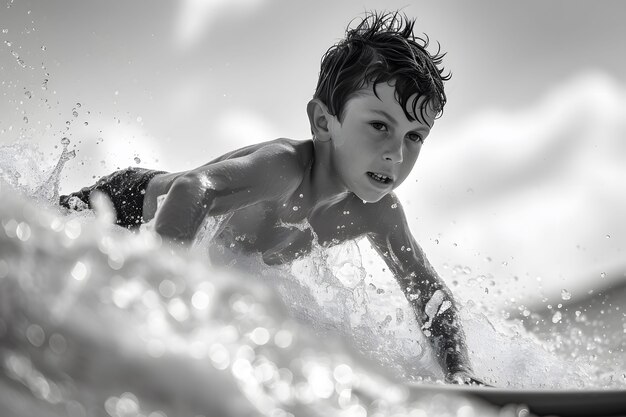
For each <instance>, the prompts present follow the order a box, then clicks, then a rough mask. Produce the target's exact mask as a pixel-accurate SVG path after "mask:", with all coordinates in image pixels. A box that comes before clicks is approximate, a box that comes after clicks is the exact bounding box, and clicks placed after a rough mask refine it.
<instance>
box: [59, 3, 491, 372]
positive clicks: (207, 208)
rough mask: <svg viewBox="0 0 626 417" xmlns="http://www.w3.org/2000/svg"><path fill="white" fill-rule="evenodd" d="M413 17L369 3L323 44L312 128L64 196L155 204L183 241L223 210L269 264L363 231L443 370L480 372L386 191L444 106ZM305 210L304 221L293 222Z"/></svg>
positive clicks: (130, 218)
mask: <svg viewBox="0 0 626 417" xmlns="http://www.w3.org/2000/svg"><path fill="white" fill-rule="evenodd" d="M413 25H414V21H412V20H409V19H408V18H407V17H406V16H404V17H400V16H399V15H398V13H394V14H377V13H372V14H368V15H367V16H366V17H365V18H364V19H363V21H362V22H361V23H360V24H359V25H358V26H357V27H356V28H354V29H348V31H347V34H346V38H345V39H344V40H342V41H341V42H339V43H338V44H336V45H335V46H333V47H331V48H330V49H329V50H328V51H327V52H326V54H325V55H324V57H323V59H322V64H321V71H320V76H319V81H318V85H317V88H316V91H315V94H314V97H313V99H312V100H311V101H310V102H309V103H308V105H307V113H308V116H309V122H310V126H311V131H312V134H313V139H312V140H305V141H295V140H291V139H277V140H274V141H271V142H265V143H260V144H256V145H252V146H248V147H245V148H242V149H238V150H235V151H233V152H230V153H228V154H226V155H223V156H221V157H219V158H217V159H215V160H213V161H211V162H209V163H207V164H206V165H203V166H201V167H199V168H196V169H193V170H190V171H187V172H180V173H165V172H157V171H150V170H144V169H140V168H129V169H127V170H123V171H120V172H117V173H114V174H113V175H111V176H109V177H105V178H103V179H101V180H100V181H98V183H97V184H96V185H94V186H92V187H89V188H84V189H82V190H81V191H79V192H78V193H74V194H72V195H70V196H62V197H61V204H62V205H64V206H66V207H75V206H76V205H77V203H78V204H87V205H89V204H90V203H89V194H90V193H91V191H93V190H99V191H102V192H104V193H106V194H108V195H109V196H110V197H111V199H112V202H113V204H114V207H115V209H116V211H117V214H118V221H117V222H118V224H120V225H122V226H126V227H129V228H132V227H135V226H137V224H138V223H140V222H141V221H149V220H151V219H153V218H154V217H155V216H156V218H155V219H154V225H155V230H156V231H157V233H159V234H160V235H161V236H163V237H164V238H167V239H169V240H170V241H173V242H177V243H182V244H189V243H192V242H193V240H194V238H195V236H196V234H197V232H198V229H199V228H200V227H201V225H202V223H203V221H204V219H205V217H206V216H217V215H224V214H228V215H229V216H227V219H226V220H225V221H224V223H222V224H221V226H220V229H219V230H218V232H217V233H216V235H215V242H214V243H215V244H218V245H222V246H223V247H227V248H229V249H230V250H232V251H234V252H239V253H246V254H254V253H259V254H260V255H261V256H262V258H263V261H264V262H265V263H267V264H270V265H272V264H280V263H287V262H290V261H293V260H294V259H296V258H297V257H299V256H302V255H305V254H307V253H308V252H309V251H310V249H311V245H312V242H313V240H314V237H315V236H316V237H317V239H318V242H319V243H320V244H321V245H324V246H331V245H334V244H337V243H340V242H343V241H345V240H348V239H356V238H358V237H360V236H367V237H368V238H369V240H370V241H371V243H372V245H373V246H374V248H375V249H376V250H377V252H378V253H379V254H380V255H381V256H382V257H383V259H384V260H385V262H386V263H387V265H388V266H389V268H390V270H391V271H392V272H393V274H394V276H395V278H396V280H397V281H398V283H399V284H400V286H401V288H402V290H403V291H404V293H405V295H406V297H407V299H408V301H409V303H410V304H411V306H412V307H413V309H414V311H415V314H416V317H417V319H418V322H420V323H421V324H422V330H423V331H424V334H425V335H426V336H427V337H428V339H429V341H430V343H431V344H432V345H433V347H434V350H435V352H436V354H437V357H438V360H439V362H440V364H441V366H442V369H443V370H444V373H445V375H446V380H447V381H448V382H455V383H469V384H473V383H480V381H479V380H477V379H475V378H474V377H473V376H472V372H473V371H472V368H471V365H470V362H469V359H468V355H467V349H466V346H465V340H464V335H463V332H462V329H461V327H460V324H459V321H458V317H457V309H456V306H455V304H454V301H453V298H452V295H451V293H450V291H449V290H448V288H447V287H446V286H445V284H444V282H443V281H442V280H441V279H440V278H439V276H438V275H437V273H436V272H435V271H434V270H433V268H432V267H431V265H430V264H429V262H428V260H427V259H426V257H425V255H424V253H423V252H422V250H421V248H420V247H419V246H418V244H417V243H416V242H415V240H414V238H413V236H412V235H411V233H410V231H409V228H408V224H407V221H406V218H405V215H404V212H403V210H402V206H401V204H400V202H399V201H398V199H397V197H396V196H395V194H394V193H393V190H394V189H395V188H396V187H398V186H399V185H400V184H401V183H402V182H403V181H404V180H405V179H406V177H407V176H408V175H409V173H410V172H411V170H412V168H413V166H414V164H415V162H416V160H417V157H418V155H419V153H420V149H421V147H422V144H423V142H424V140H425V139H426V137H427V136H428V134H429V132H430V129H431V128H432V126H433V124H434V121H435V118H436V116H438V115H439V114H440V113H441V111H442V109H443V106H444V104H445V102H446V96H445V93H444V90H443V81H447V80H448V79H449V76H444V75H443V69H440V68H439V67H438V66H439V65H440V64H441V58H442V56H443V55H440V54H435V55H431V54H430V53H429V52H428V51H427V50H426V47H427V41H424V40H422V39H420V38H415V37H414V35H413ZM162 195H165V199H164V200H163V202H162V204H161V206H160V208H159V211H158V212H157V197H158V196H162ZM305 221H306V222H308V225H310V227H306V228H302V227H295V226H293V225H294V224H297V223H303V222H305ZM306 222H305V224H306ZM289 225H292V226H289Z"/></svg>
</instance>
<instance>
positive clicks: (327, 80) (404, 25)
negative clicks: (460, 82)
mask: <svg viewBox="0 0 626 417" xmlns="http://www.w3.org/2000/svg"><path fill="white" fill-rule="evenodd" d="M351 23H352V22H351ZM414 25H415V19H409V18H408V17H407V16H406V15H405V14H400V13H399V12H393V13H389V12H383V13H379V12H368V13H366V15H365V17H364V18H363V19H362V20H361V22H360V23H359V24H358V25H357V26H356V27H355V28H354V29H351V28H350V25H348V28H347V29H346V37H345V38H344V39H342V40H341V41H339V42H338V43H337V44H335V45H333V46H332V47H331V48H330V49H328V51H326V53H325V54H324V56H323V57H322V62H321V69H320V74H319V80H318V82H317V87H316V89H315V94H314V95H313V98H317V99H319V100H321V101H322V102H323V103H324V104H325V105H326V107H327V108H328V111H329V112H330V113H331V114H332V115H334V116H337V117H338V118H339V121H342V119H343V111H344V108H345V105H346V103H347V102H348V100H349V99H350V98H352V97H353V96H354V94H356V93H358V91H359V90H361V89H363V88H366V87H368V86H370V85H371V86H372V88H373V91H374V94H375V95H376V97H378V94H377V93H376V85H377V84H378V83H381V82H395V94H396V98H397V100H398V102H399V104H400V105H401V106H402V109H403V110H404V113H405V115H406V116H407V118H408V119H409V120H411V121H413V120H416V119H417V118H418V113H417V103H418V101H419V100H420V99H421V98H422V97H424V101H423V102H422V103H421V105H420V109H419V116H420V118H421V119H422V120H424V114H425V112H426V110H427V108H428V106H429V105H433V106H434V109H435V110H436V112H437V117H440V116H441V114H442V112H443V106H444V105H445V104H446V94H445V92H444V88H443V82H444V81H448V80H449V79H450V76H451V75H450V73H448V74H444V69H443V67H441V62H442V59H443V57H444V56H445V53H441V47H440V45H439V43H438V46H439V47H438V50H437V52H436V53H434V54H431V53H429V52H428V51H427V50H426V48H427V47H428V44H429V38H428V36H427V35H426V34H424V36H425V38H424V39H423V38H420V37H417V36H415V35H414V34H413V26H414ZM413 95H415V98H414V99H413V100H412V102H411V106H410V109H412V111H411V112H409V111H407V102H408V101H409V98H410V97H411V96H413Z"/></svg>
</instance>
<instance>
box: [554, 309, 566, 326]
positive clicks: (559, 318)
mask: <svg viewBox="0 0 626 417" xmlns="http://www.w3.org/2000/svg"><path fill="white" fill-rule="evenodd" d="M562 318H563V316H562V315H561V312H560V311H557V312H556V313H554V315H553V316H552V323H554V324H556V323H558V322H560V321H561V319H562Z"/></svg>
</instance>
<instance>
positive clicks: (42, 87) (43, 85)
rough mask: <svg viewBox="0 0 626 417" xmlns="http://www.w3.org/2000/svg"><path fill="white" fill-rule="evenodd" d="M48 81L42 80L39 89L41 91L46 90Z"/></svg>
mask: <svg viewBox="0 0 626 417" xmlns="http://www.w3.org/2000/svg"><path fill="white" fill-rule="evenodd" d="M48 81H49V80H48V79H47V78H45V79H44V80H43V82H42V83H41V89H42V90H47V89H48Z"/></svg>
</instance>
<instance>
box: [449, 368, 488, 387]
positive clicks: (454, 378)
mask: <svg viewBox="0 0 626 417" xmlns="http://www.w3.org/2000/svg"><path fill="white" fill-rule="evenodd" d="M446 382H447V383H449V384H458V385H472V386H479V387H492V385H489V384H487V383H485V382H483V381H482V380H480V379H478V378H476V377H475V376H473V375H471V374H470V373H469V372H467V371H457V372H453V373H450V374H448V375H446Z"/></svg>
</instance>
